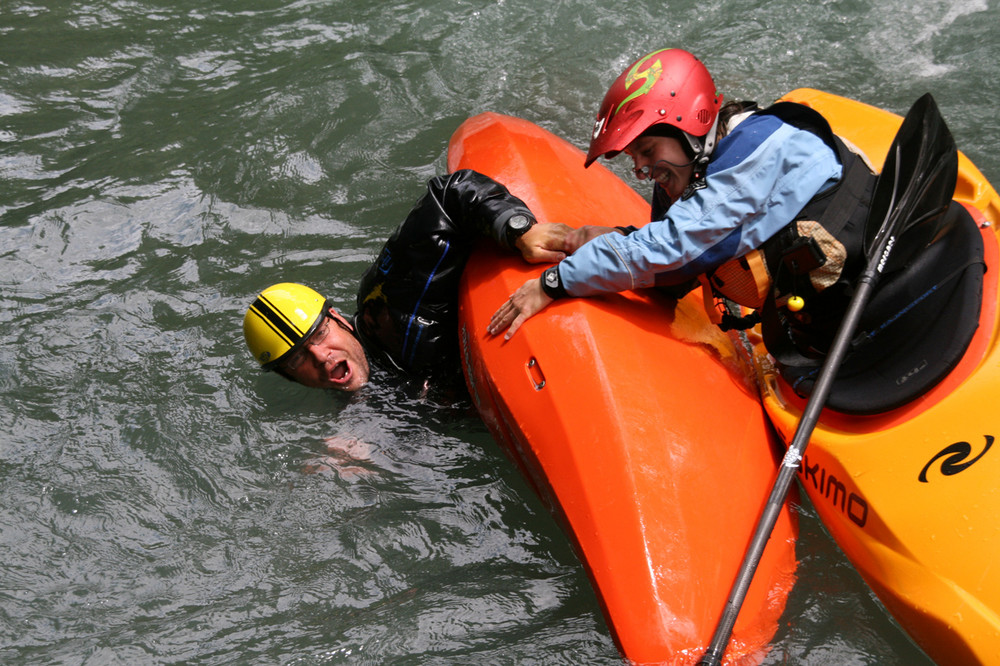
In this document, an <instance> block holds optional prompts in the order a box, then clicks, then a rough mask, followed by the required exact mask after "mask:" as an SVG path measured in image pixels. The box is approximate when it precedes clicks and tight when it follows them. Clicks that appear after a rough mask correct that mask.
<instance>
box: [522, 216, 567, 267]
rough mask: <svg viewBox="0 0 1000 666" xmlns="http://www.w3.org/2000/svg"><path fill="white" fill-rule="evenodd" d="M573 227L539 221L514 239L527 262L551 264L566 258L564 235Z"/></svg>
mask: <svg viewBox="0 0 1000 666" xmlns="http://www.w3.org/2000/svg"><path fill="white" fill-rule="evenodd" d="M572 231H573V227H570V226H568V225H565V224H562V223H560V222H544V223H543V222H539V223H538V224H535V225H532V227H531V228H530V229H528V230H527V231H526V232H524V234H522V235H521V237H520V238H518V239H517V241H515V243H514V244H515V245H516V246H517V249H518V250H520V251H521V256H522V257H524V260H525V261H527V262H528V263H529V264H542V263H545V264H551V263H555V262H557V261H562V260H563V259H565V258H566V249H565V248H566V237H567V236H569V234H570V232H572Z"/></svg>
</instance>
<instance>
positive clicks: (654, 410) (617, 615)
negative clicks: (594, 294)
mask: <svg viewBox="0 0 1000 666" xmlns="http://www.w3.org/2000/svg"><path fill="white" fill-rule="evenodd" d="M583 160H584V155H583V153H582V152H581V151H580V150H578V149H577V148H575V147H573V146H572V145H570V144H569V143H567V142H565V141H564V140H562V139H560V138H558V137H556V136H555V135H553V134H551V133H549V132H547V131H545V130H543V129H542V128H540V127H538V126H536V125H534V124H532V123H530V122H527V121H524V120H519V119H515V118H511V117H506V116H501V115H498V114H493V113H486V114H482V115H479V116H476V117H474V118H471V119H469V120H467V121H466V122H465V123H464V124H462V126H461V127H460V128H459V129H458V130H457V131H456V132H455V134H454V136H453V137H452V139H451V143H450V146H449V153H448V168H449V169H450V170H456V169H462V168H472V169H476V170H478V171H480V172H482V173H485V174H487V175H489V176H492V177H493V178H495V179H497V180H498V181H500V182H502V183H504V184H505V185H506V186H507V187H508V188H509V189H510V190H511V191H512V192H513V193H514V194H515V195H517V196H518V197H520V198H522V199H523V200H524V201H525V202H526V203H527V204H528V205H529V206H530V207H531V209H532V210H533V211H534V212H535V214H536V215H537V217H538V218H539V220H541V221H551V222H564V223H567V224H569V225H571V226H574V227H575V226H580V225H584V224H603V225H609V226H613V225H623V224H635V225H636V226H641V225H643V224H645V223H646V222H647V221H648V220H649V205H648V204H647V203H646V202H645V201H644V200H643V199H642V198H641V197H640V196H639V195H638V194H636V193H635V192H634V191H633V190H632V189H631V188H630V187H628V186H627V185H626V184H625V183H624V182H622V181H621V180H620V179H619V178H618V177H617V176H615V175H614V174H613V173H611V172H610V171H608V170H607V169H606V168H605V167H603V166H601V165H594V166H592V167H591V168H590V169H587V170H584V169H583ZM542 269H543V267H542V266H529V265H528V264H525V263H524V262H523V261H522V260H521V259H520V258H518V257H514V256H511V255H509V254H503V253H501V252H500V251H498V250H495V249H492V248H486V247H484V248H481V249H480V250H478V251H477V254H475V255H474V256H473V257H472V259H471V260H470V262H469V264H468V267H467V268H466V270H465V274H464V278H463V284H462V288H461V296H460V321H461V324H460V339H461V348H462V354H463V363H464V367H465V372H466V381H467V383H468V386H469V390H470V392H471V394H472V397H473V399H474V401H475V404H476V406H477V408H478V410H479V412H480V414H481V415H482V417H483V419H484V421H485V422H486V424H487V426H488V427H489V429H490V430H491V432H492V433H493V435H494V437H495V438H496V439H497V441H498V442H500V443H501V445H502V446H503V447H504V448H505V449H506V451H507V452H508V454H509V455H510V457H511V458H512V459H513V460H514V461H515V462H516V463H517V464H518V466H519V467H520V468H521V470H522V471H523V473H524V474H525V475H526V477H527V478H528V479H529V481H530V482H531V483H532V484H533V486H534V488H535V489H536V490H537V492H538V493H539V495H540V496H541V497H542V499H543V500H544V501H545V502H546V504H547V505H548V507H549V508H550V509H551V511H552V512H553V513H554V514H555V515H556V517H557V518H558V519H559V520H560V521H561V523H562V524H563V526H564V528H565V529H566V532H567V534H568V535H569V536H570V538H571V539H572V541H573V542H574V544H575V546H576V548H577V552H578V554H579V556H580V559H581V561H582V562H583V564H584V566H585V568H586V570H587V572H588V574H589V576H590V579H591V581H592V583H593V586H594V589H595V591H596V592H597V595H598V598H599V600H600V602H601V605H602V607H603V609H604V612H605V616H606V618H607V622H608V626H609V627H610V629H611V632H612V634H613V635H614V637H615V639H616V641H617V643H618V645H619V648H620V650H621V652H622V654H623V655H624V656H625V657H626V658H627V659H628V660H630V661H632V662H636V663H657V664H659V663H667V664H675V663H676V664H691V663H695V662H696V661H697V660H698V659H699V658H700V657H701V655H702V654H703V651H704V649H705V648H706V647H707V646H708V644H709V642H710V641H711V638H712V632H713V630H714V628H715V625H716V623H717V621H718V619H719V617H720V615H721V614H722V610H723V605H724V603H725V601H726V598H727V596H728V593H729V589H730V586H731V585H732V583H733V580H734V579H735V576H736V572H737V570H738V568H739V565H740V562H741V560H742V557H743V554H744V550H745V549H746V547H747V544H748V542H749V540H750V538H751V536H752V533H753V529H754V525H755V523H756V521H757V518H758V516H759V515H760V512H761V510H762V507H763V506H764V504H765V502H766V500H767V496H768V493H769V490H770V487H771V483H772V481H773V479H774V477H775V474H776V469H777V464H778V462H779V447H778V442H777V441H776V440H775V439H774V438H773V432H772V430H770V428H769V426H768V424H767V420H766V417H765V414H764V412H763V410H762V408H761V404H760V399H759V394H758V389H757V387H756V384H755V377H754V374H753V370H752V368H751V367H750V366H749V365H748V364H745V363H741V360H742V359H745V356H746V355H745V354H742V355H741V354H740V353H737V350H736V349H735V348H734V347H733V344H732V342H731V339H730V338H729V337H728V336H727V335H726V334H724V333H722V332H720V331H719V330H718V329H717V328H716V327H715V326H713V325H711V323H710V322H709V320H708V317H707V315H706V314H705V311H704V307H703V304H702V301H701V296H700V292H699V291H697V290H696V291H695V292H694V293H692V294H689V295H688V296H687V297H685V298H684V299H682V300H680V301H674V300H671V299H668V298H665V297H662V296H661V295H659V294H658V293H655V292H653V291H651V290H647V291H642V292H626V293H622V294H615V295H607V296H603V297H599V298H589V299H566V300H562V301H558V302H556V303H554V304H553V305H551V306H550V307H549V308H547V309H546V310H545V312H544V313H542V314H540V315H537V316H535V317H534V318H532V319H531V320H530V321H528V322H527V323H526V324H525V325H524V326H523V327H522V328H521V330H520V331H518V333H517V335H516V336H514V337H513V339H512V340H510V341H508V342H504V341H503V338H502V337H497V338H491V337H490V336H488V335H487V333H486V327H487V323H488V322H489V319H490V316H491V315H492V314H493V312H494V311H495V310H496V309H497V308H498V307H499V306H500V305H501V304H502V303H503V301H505V300H506V299H507V297H508V296H509V295H510V294H511V293H512V292H513V291H514V290H515V289H516V288H517V287H518V286H520V285H521V284H522V283H524V282H525V281H526V280H528V279H529V278H537V276H538V275H539V274H540V273H541V271H542ZM796 529H797V527H796V523H795V520H794V516H793V514H792V512H791V510H790V509H789V508H788V505H786V506H785V507H784V509H783V511H782V513H781V516H780V518H779V521H778V524H777V527H776V529H775V532H774V535H773V537H772V538H771V540H770V542H769V543H768V545H767V548H766V550H765V553H764V557H763V561H762V562H761V564H760V567H759V569H758V571H757V575H756V577H755V579H754V582H753V584H752V585H751V587H750V590H749V594H748V597H747V600H746V603H745V605H744V607H743V611H742V612H741V614H740V617H739V620H738V621H737V623H736V626H735V630H734V632H733V636H732V640H731V642H730V644H729V647H728V650H727V663H741V664H742V663H747V664H751V663H759V662H760V661H761V660H762V659H763V658H764V656H765V655H766V653H767V649H768V645H769V643H770V641H771V639H772V637H773V635H774V633H775V631H776V630H777V626H778V620H779V618H780V616H781V614H782V611H783V610H784V606H785V602H786V599H787V596H788V593H789V591H790V589H791V587H792V585H793V583H794V578H795V568H796V564H797V563H796V560H795V537H796Z"/></svg>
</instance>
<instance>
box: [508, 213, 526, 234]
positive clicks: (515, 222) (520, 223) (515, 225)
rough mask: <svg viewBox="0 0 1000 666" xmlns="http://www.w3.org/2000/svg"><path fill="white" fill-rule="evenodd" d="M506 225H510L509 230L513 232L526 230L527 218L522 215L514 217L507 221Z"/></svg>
mask: <svg viewBox="0 0 1000 666" xmlns="http://www.w3.org/2000/svg"><path fill="white" fill-rule="evenodd" d="M507 224H508V225H510V228H511V229H513V230H514V231H521V230H523V229H527V228H528V224H529V222H528V218H527V217H525V216H524V215H515V216H513V217H512V218H510V219H509V220H507Z"/></svg>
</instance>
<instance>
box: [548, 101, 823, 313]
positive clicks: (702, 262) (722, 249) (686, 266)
mask: <svg viewBox="0 0 1000 666" xmlns="http://www.w3.org/2000/svg"><path fill="white" fill-rule="evenodd" d="M841 171H842V170H841V166H840V162H839V161H838V160H837V156H836V153H834V151H833V150H832V149H831V148H830V147H829V146H827V145H826V144H825V143H824V142H823V140H822V139H820V138H819V137H818V136H816V135H815V134H813V133H812V132H808V131H806V130H801V129H798V128H796V127H794V126H792V125H789V124H787V123H784V122H782V121H781V120H780V119H778V118H777V117H776V116H773V115H767V114H762V115H753V116H750V117H749V118H747V119H746V120H744V121H743V122H741V123H740V124H739V125H737V126H736V128H735V129H733V130H732V131H731V132H730V133H729V134H728V135H727V136H726V137H725V138H723V139H722V140H721V141H720V142H719V144H718V146H717V147H716V150H715V153H714V154H713V156H712V160H711V162H709V164H708V168H707V170H706V187H704V188H702V189H699V190H695V192H694V194H693V195H692V196H691V197H690V198H688V199H681V200H678V201H677V202H675V203H674V204H673V205H672V206H671V207H670V209H669V210H668V211H667V214H666V216H665V217H664V218H663V219H661V220H655V221H652V222H650V223H649V224H647V225H646V226H644V227H642V228H641V229H639V230H638V231H635V232H633V233H631V234H629V235H628V236H623V235H621V234H617V233H610V234H604V235H602V236H599V237H597V238H595V239H594V240H592V241H591V242H589V243H587V244H585V245H583V246H582V247H581V248H580V249H578V250H577V251H576V252H575V253H574V254H573V255H571V256H569V257H567V258H566V259H564V260H563V261H562V262H561V263H560V264H559V277H560V280H561V282H562V285H563V287H564V288H565V290H566V293H567V294H569V295H570V296H590V295H594V294H599V293H606V292H618V291H624V290H626V289H635V288H640V287H651V286H654V285H671V284H678V283H681V282H684V281H687V280H689V279H691V278H693V277H696V276H698V275H700V274H702V273H705V272H708V271H711V270H714V269H715V268H718V267H719V266H720V265H722V264H723V263H725V262H726V261H729V260H730V259H733V258H736V257H740V256H743V255H744V254H746V253H747V252H749V251H750V250H753V249H755V248H757V247H759V246H760V245H761V244H762V243H764V241H766V240H767V239H769V238H770V237H771V236H773V235H774V234H775V233H777V232H778V231H780V230H781V229H782V228H783V227H785V226H786V225H787V224H789V223H790V222H791V221H792V220H793V219H795V217H796V215H797V214H798V213H799V211H801V210H802V208H803V207H805V205H806V204H807V203H808V202H809V200H810V199H812V198H813V197H814V196H815V195H816V194H818V193H820V192H822V191H824V190H825V189H827V188H828V187H830V186H832V185H834V184H836V183H837V181H838V180H839V179H840V177H841Z"/></svg>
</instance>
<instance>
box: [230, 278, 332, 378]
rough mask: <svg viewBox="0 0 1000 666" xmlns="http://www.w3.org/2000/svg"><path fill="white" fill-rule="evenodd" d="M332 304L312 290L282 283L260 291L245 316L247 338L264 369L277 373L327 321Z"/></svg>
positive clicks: (244, 324) (244, 325)
mask: <svg viewBox="0 0 1000 666" xmlns="http://www.w3.org/2000/svg"><path fill="white" fill-rule="evenodd" d="M330 307H331V304H330V303H329V302H328V301H327V300H326V299H325V298H323V296H322V295H321V294H320V293H319V292H317V291H315V290H313V289H310V288H309V287H306V286H305V285H301V284H295V283H293V282H282V283H281V284H276V285H273V286H271V287H268V288H267V289H265V290H264V291H262V292H260V295H259V296H258V297H257V298H256V299H255V300H254V302H253V303H252V304H251V305H250V308H249V309H248V310H247V313H246V315H245V316H244V317H243V337H244V338H246V341H247V346H248V347H249V348H250V353H251V354H253V357H254V358H255V359H257V362H258V363H260V367H261V368H263V369H264V370H273V369H274V366H276V365H277V364H278V363H279V362H280V361H281V359H282V358H285V357H286V356H287V355H289V354H291V353H292V352H294V351H295V350H296V349H298V348H299V347H301V346H302V344H303V343H304V342H305V341H306V339H308V338H309V336H310V335H312V333H313V331H315V330H316V328H317V327H318V326H319V325H320V322H322V321H323V316H324V315H325V314H326V313H327V311H328V310H329V309H330Z"/></svg>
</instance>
